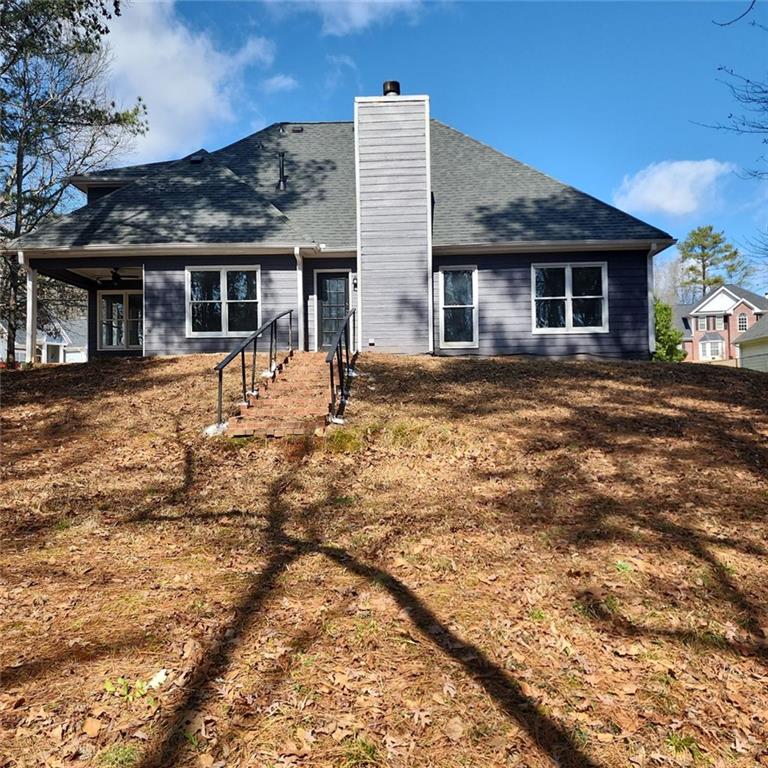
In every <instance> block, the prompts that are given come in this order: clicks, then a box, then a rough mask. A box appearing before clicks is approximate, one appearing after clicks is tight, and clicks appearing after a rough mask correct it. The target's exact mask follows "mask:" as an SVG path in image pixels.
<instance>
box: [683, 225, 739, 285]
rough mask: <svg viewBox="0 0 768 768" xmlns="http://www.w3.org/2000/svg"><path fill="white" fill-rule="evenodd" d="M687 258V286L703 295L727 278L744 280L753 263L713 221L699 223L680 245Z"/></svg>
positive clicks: (684, 261) (685, 278)
mask: <svg viewBox="0 0 768 768" xmlns="http://www.w3.org/2000/svg"><path fill="white" fill-rule="evenodd" d="M677 248H678V250H679V251H680V257H681V258H682V261H683V279H682V282H681V286H682V287H683V288H692V289H694V290H695V291H696V292H697V294H698V297H699V298H700V297H701V296H703V295H704V294H705V293H707V292H708V291H709V290H711V289H712V288H717V287H718V286H720V285H723V283H725V282H726V279H727V280H728V281H730V282H744V281H746V280H748V279H749V277H751V273H752V267H751V265H750V264H749V262H748V261H747V259H745V258H744V256H743V255H742V254H741V253H740V252H739V250H738V249H737V248H735V247H734V246H733V245H732V244H731V243H729V242H728V240H726V238H725V234H724V233H723V232H716V231H715V229H714V227H713V226H712V225H711V224H707V225H706V226H702V227H697V228H696V229H693V230H691V231H690V232H689V233H688V236H687V237H686V238H685V240H683V242H682V243H680V245H678V247H677Z"/></svg>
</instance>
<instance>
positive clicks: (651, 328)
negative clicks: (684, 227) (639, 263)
mask: <svg viewBox="0 0 768 768" xmlns="http://www.w3.org/2000/svg"><path fill="white" fill-rule="evenodd" d="M675 242H677V241H676V240H672V241H671V242H669V241H664V242H663V243H662V244H661V245H660V244H659V243H656V242H653V243H651V247H650V248H649V249H648V257H647V259H648V263H647V268H646V274H647V278H648V280H647V286H648V349H649V351H650V352H651V354H653V353H654V352H655V351H656V312H655V310H654V299H655V296H656V287H655V285H654V279H653V257H654V256H655V255H656V254H657V253H660V252H661V251H663V250H664V249H665V248H668V247H669V246H670V245H672V244H673V243H675Z"/></svg>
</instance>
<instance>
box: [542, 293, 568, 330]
mask: <svg viewBox="0 0 768 768" xmlns="http://www.w3.org/2000/svg"><path fill="white" fill-rule="evenodd" d="M536 327H537V328H565V299H545V300H542V299H537V300H536Z"/></svg>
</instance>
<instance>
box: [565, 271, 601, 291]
mask: <svg viewBox="0 0 768 768" xmlns="http://www.w3.org/2000/svg"><path fill="white" fill-rule="evenodd" d="M571 280H572V289H573V295H574V296H602V295H603V270H602V268H601V267H572V268H571Z"/></svg>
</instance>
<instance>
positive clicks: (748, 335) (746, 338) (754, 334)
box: [734, 315, 768, 344]
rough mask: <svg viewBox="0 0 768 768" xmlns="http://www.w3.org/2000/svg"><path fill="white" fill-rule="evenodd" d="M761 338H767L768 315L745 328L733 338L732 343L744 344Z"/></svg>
mask: <svg viewBox="0 0 768 768" xmlns="http://www.w3.org/2000/svg"><path fill="white" fill-rule="evenodd" d="M762 339H768V315H766V316H765V317H763V318H762V319H761V320H760V321H759V322H757V323H755V324H754V325H753V326H752V327H751V328H749V329H747V330H746V331H744V333H742V334H741V335H740V336H737V337H736V339H735V340H734V344H744V343H745V342H747V343H748V342H750V341H761V340H762Z"/></svg>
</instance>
